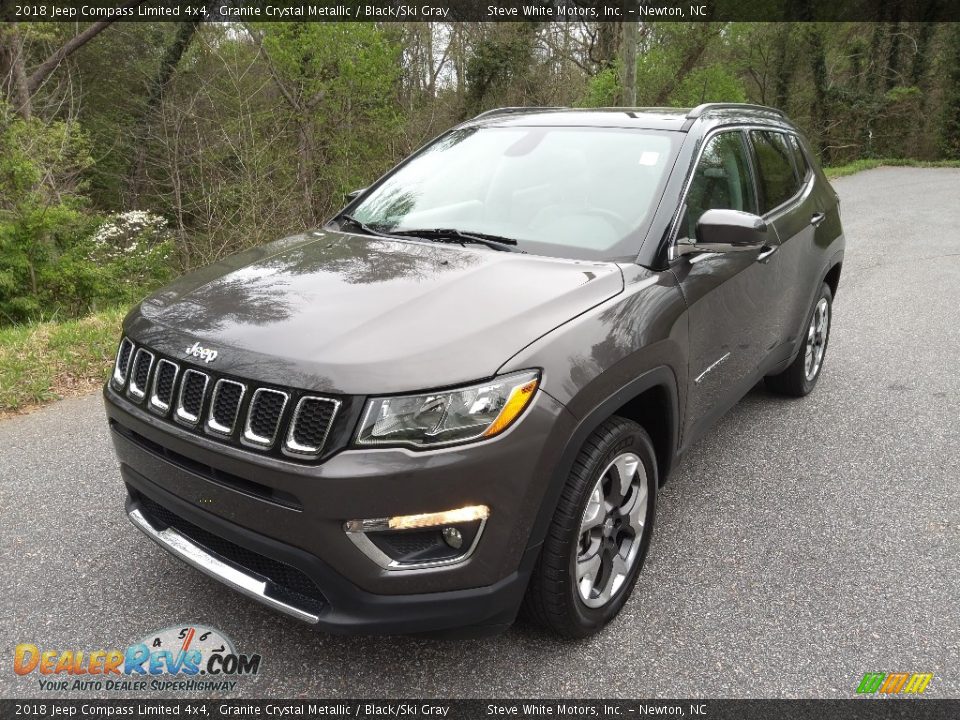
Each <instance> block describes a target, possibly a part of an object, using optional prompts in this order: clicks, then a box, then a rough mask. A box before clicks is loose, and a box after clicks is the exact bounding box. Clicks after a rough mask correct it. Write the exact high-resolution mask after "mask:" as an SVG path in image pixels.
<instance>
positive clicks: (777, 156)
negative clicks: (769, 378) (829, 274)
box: [749, 129, 824, 364]
mask: <svg viewBox="0 0 960 720" xmlns="http://www.w3.org/2000/svg"><path fill="white" fill-rule="evenodd" d="M749 138H750V145H751V149H752V151H753V157H754V164H755V167H756V171H757V185H758V195H759V200H760V207H761V212H762V215H763V217H764V219H765V220H766V221H767V224H768V226H772V227H773V228H774V229H775V231H776V236H777V238H779V245H778V246H777V248H776V252H775V263H774V264H775V267H776V272H777V280H776V282H777V285H778V288H777V293H776V298H775V301H774V302H773V303H772V304H771V306H770V307H769V308H768V310H767V318H766V320H767V322H768V323H770V329H771V335H770V338H769V339H770V348H769V350H770V353H771V357H770V358H769V362H768V364H773V363H776V362H778V361H780V360H784V359H786V358H787V357H788V356H789V355H790V352H791V350H792V348H793V347H794V346H795V343H796V340H797V334H798V333H799V332H800V331H801V330H802V329H803V328H804V327H805V320H806V317H805V316H806V312H807V310H808V305H809V302H810V301H809V297H808V296H809V294H810V287H809V286H810V283H809V280H808V278H809V277H810V274H811V268H810V267H809V263H810V261H811V259H813V258H816V257H818V253H816V252H814V247H813V245H814V242H815V234H816V228H817V226H818V225H819V224H820V223H821V222H822V221H823V218H824V214H823V210H822V208H821V207H820V201H819V199H818V198H817V197H815V195H814V194H813V192H812V188H813V172H812V170H811V168H810V166H809V163H808V162H807V161H806V157H805V156H804V155H803V153H802V151H801V150H800V146H799V143H798V140H797V137H796V136H795V135H793V134H792V133H787V132H783V131H780V130H773V129H753V130H750V132H749ZM773 259H774V258H773V257H772V258H771V261H772V260H773Z"/></svg>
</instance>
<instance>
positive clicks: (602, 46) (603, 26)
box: [590, 22, 623, 71]
mask: <svg viewBox="0 0 960 720" xmlns="http://www.w3.org/2000/svg"><path fill="white" fill-rule="evenodd" d="M622 24H623V23H619V22H615V23H614V22H601V23H597V36H596V37H597V39H596V42H595V43H594V47H593V48H592V50H593V52H591V54H590V59H591V60H593V62H594V63H596V64H597V70H598V71H603V70H608V69H609V68H612V67H613V64H614V63H615V62H616V60H617V58H618V57H619V56H620V40H621V38H622V37H623V33H622V32H621V31H620V26H621V25H622Z"/></svg>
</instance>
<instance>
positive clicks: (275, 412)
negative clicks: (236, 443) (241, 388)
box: [241, 388, 290, 448]
mask: <svg viewBox="0 0 960 720" xmlns="http://www.w3.org/2000/svg"><path fill="white" fill-rule="evenodd" d="M289 399H290V396H289V395H288V394H287V393H285V392H283V391H281V390H273V389H271V388H257V390H255V391H254V393H253V397H252V398H250V407H249V408H247V420H246V424H245V425H244V428H243V437H242V438H241V440H242V441H243V442H244V443H245V444H249V445H255V446H258V447H262V448H270V447H273V443H274V441H275V440H276V439H277V433H278V431H279V429H280V421H281V420H282V419H283V411H284V410H285V409H286V407H287V400H289ZM277 402H279V403H280V405H279V407H277V404H276V403H277ZM268 433H269V434H268Z"/></svg>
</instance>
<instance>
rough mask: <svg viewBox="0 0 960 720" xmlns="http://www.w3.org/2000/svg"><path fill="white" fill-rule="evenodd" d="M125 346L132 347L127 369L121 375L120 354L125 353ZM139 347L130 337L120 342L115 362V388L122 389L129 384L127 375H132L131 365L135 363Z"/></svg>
mask: <svg viewBox="0 0 960 720" xmlns="http://www.w3.org/2000/svg"><path fill="white" fill-rule="evenodd" d="M125 344H129V345H130V356H129V357H128V358H127V369H126V371H125V372H123V373H122V374H121V373H120V353H121V352H122V351H123V346H124V345H125ZM136 350H137V346H136V344H135V343H134V342H133V340H131V339H130V338H128V337H125V338H123V339H122V340H121V341H120V344H119V345H118V346H117V357H116V358H115V359H114V361H113V383H114V386H116V387H118V388H122V387H123V386H124V385H125V384H126V382H127V375H129V373H130V364H131V363H132V362H133V357H134V355H136Z"/></svg>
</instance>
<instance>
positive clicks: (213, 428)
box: [204, 378, 247, 436]
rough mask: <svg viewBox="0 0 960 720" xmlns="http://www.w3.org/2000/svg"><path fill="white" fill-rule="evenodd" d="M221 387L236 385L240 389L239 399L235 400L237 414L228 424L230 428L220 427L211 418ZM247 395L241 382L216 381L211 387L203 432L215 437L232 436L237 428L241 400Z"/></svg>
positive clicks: (226, 379)
mask: <svg viewBox="0 0 960 720" xmlns="http://www.w3.org/2000/svg"><path fill="white" fill-rule="evenodd" d="M222 385H236V386H237V387H239V388H240V399H239V400H237V412H236V413H235V414H234V416H233V422H232V423H231V424H230V427H227V426H226V425H221V424H220V423H219V422H217V419H216V418H215V417H214V416H213V409H214V408H215V407H216V405H217V395H218V394H219V392H220V387H221V386H222ZM246 394H247V386H246V385H244V384H243V383H242V382H237V381H236V380H230V379H228V378H220V379H219V380H217V382H216V384H215V385H214V386H213V394H212V395H211V396H210V409H209V410H208V411H207V422H206V423H205V428H204V429H205V430H206V431H207V432H210V433H214V434H215V435H227V436H229V435H232V434H233V429H234V428H235V427H236V426H237V418H239V417H240V406H241V405H242V404H243V398H244V396H245V395H246Z"/></svg>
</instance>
